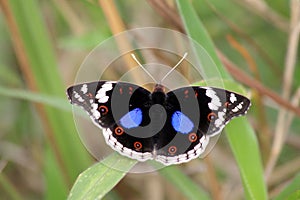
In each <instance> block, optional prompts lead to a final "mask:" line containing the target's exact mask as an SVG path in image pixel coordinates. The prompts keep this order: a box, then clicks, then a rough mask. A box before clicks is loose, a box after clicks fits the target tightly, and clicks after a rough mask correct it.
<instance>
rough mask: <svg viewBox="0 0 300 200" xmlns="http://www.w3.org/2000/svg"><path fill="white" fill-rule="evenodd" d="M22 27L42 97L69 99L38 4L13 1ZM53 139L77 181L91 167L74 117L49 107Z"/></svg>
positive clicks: (28, 54) (70, 173)
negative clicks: (80, 174)
mask: <svg viewBox="0 0 300 200" xmlns="http://www.w3.org/2000/svg"><path fill="white" fill-rule="evenodd" d="M9 3H10V5H11V8H12V11H13V15H14V18H15V19H16V22H17V24H18V28H19V30H20V34H21V40H22V42H23V43H24V47H25V52H24V53H25V55H26V56H27V58H28V60H29V63H30V71H31V73H32V74H31V78H32V79H34V80H35V83H36V86H37V88H38V90H39V91H40V92H41V93H44V94H49V95H52V96H56V97H61V98H66V96H65V91H64V90H65V86H64V85H63V84H62V80H61V78H60V75H59V72H58V68H57V63H56V60H55V56H54V53H53V48H52V45H51V42H50V39H49V37H48V34H47V31H46V28H45V26H44V23H43V21H42V19H43V17H42V15H41V13H40V9H39V7H38V1H36V0H28V1H18V0H10V1H9ZM45 110H46V115H47V119H48V121H49V124H50V126H51V130H52V133H53V136H52V137H53V138H54V140H55V142H56V143H57V146H58V148H59V149H58V151H57V152H59V153H60V154H61V157H62V162H63V164H64V165H65V168H66V169H67V170H66V172H65V173H67V174H66V175H67V177H70V178H71V180H69V181H73V180H75V178H76V177H77V175H78V174H79V172H80V171H81V170H83V169H85V168H86V167H87V166H88V165H89V163H90V157H89V155H88V153H87V152H86V150H85V148H84V147H83V145H82V144H81V141H80V140H79V137H78V136H77V132H76V128H75V126H74V121H73V117H72V115H71V113H69V112H64V111H61V110H58V109H55V108H52V107H48V106H45Z"/></svg>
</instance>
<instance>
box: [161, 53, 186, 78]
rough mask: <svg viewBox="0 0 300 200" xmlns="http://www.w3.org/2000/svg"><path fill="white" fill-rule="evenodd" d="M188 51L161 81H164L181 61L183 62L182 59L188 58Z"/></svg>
mask: <svg viewBox="0 0 300 200" xmlns="http://www.w3.org/2000/svg"><path fill="white" fill-rule="evenodd" d="M187 54H188V53H187V52H185V54H184V55H183V56H182V58H181V59H180V60H179V61H178V63H177V64H176V65H175V66H174V67H173V68H172V69H171V70H170V71H169V72H168V73H167V74H166V75H165V76H164V77H163V78H162V79H161V81H160V82H163V81H164V80H165V78H167V76H169V75H170V74H171V73H172V72H173V71H174V70H175V69H176V67H178V66H179V65H180V63H182V61H183V60H184V59H185V58H186V56H187Z"/></svg>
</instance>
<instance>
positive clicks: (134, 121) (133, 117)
mask: <svg viewBox="0 0 300 200" xmlns="http://www.w3.org/2000/svg"><path fill="white" fill-rule="evenodd" d="M142 119H143V114H142V110H141V109H140V108H135V109H133V110H131V111H129V112H128V113H127V114H126V115H124V116H123V117H122V118H121V119H120V124H121V125H122V126H123V127H124V128H135V127H138V126H139V125H140V124H141V123H142Z"/></svg>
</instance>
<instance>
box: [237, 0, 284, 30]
mask: <svg viewBox="0 0 300 200" xmlns="http://www.w3.org/2000/svg"><path fill="white" fill-rule="evenodd" d="M235 2H237V3H238V4H240V5H241V6H243V7H245V8H247V9H248V10H249V11H250V12H253V13H255V14H256V15H258V16H260V17H261V18H263V19H265V20H266V21H268V22H270V23H271V24H273V25H274V26H275V27H277V28H278V29H280V30H281V31H283V32H288V30H289V23H288V21H287V20H286V19H285V18H284V17H282V16H281V15H279V14H278V13H277V12H275V11H274V10H272V8H270V7H269V6H268V4H267V3H266V2H265V1H263V0H235Z"/></svg>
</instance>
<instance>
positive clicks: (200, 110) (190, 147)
mask: <svg viewBox="0 0 300 200" xmlns="http://www.w3.org/2000/svg"><path fill="white" fill-rule="evenodd" d="M67 95H68V97H69V99H70V102H71V103H72V104H76V105H78V106H81V107H82V108H83V109H84V110H85V111H86V112H87V113H88V114H89V116H90V117H91V119H92V121H93V122H94V124H96V125H97V126H98V127H100V128H102V129H103V135H104V138H105V140H106V142H107V144H108V145H109V146H111V147H112V148H113V149H114V150H116V151H118V152H119V153H121V154H122V155H125V156H128V157H130V158H134V159H137V160H139V161H146V160H149V159H155V160H157V161H159V162H161V163H163V164H165V165H170V164H178V163H183V162H188V161H189V160H191V159H194V158H197V157H199V156H200V155H201V154H202V153H203V152H204V150H205V148H206V146H207V144H208V142H209V139H210V137H212V136H214V135H217V134H219V133H220V132H221V131H222V129H223V128H224V126H225V125H226V124H227V123H228V122H229V121H230V120H231V119H232V118H233V117H237V116H240V115H244V114H245V113H246V111H247V110H248V108H249V106H250V101H249V99H247V98H246V97H244V96H242V95H239V94H236V93H233V92H230V91H226V90H223V89H218V88H210V87H195V86H194V87H192V86H189V87H182V88H178V89H175V90H172V91H169V92H167V93H165V88H164V87H163V86H162V85H160V84H157V85H156V86H155V87H154V90H153V92H150V91H148V90H146V89H145V88H143V87H140V86H138V85H135V84H131V83H125V82H112V81H99V82H91V83H83V84H79V85H75V86H71V87H70V88H68V90H67Z"/></svg>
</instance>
